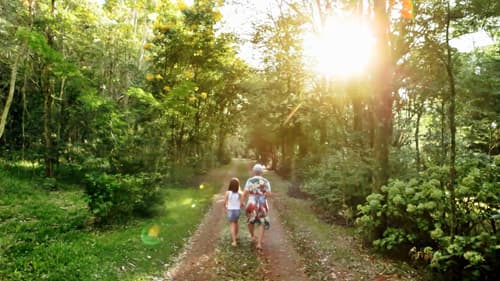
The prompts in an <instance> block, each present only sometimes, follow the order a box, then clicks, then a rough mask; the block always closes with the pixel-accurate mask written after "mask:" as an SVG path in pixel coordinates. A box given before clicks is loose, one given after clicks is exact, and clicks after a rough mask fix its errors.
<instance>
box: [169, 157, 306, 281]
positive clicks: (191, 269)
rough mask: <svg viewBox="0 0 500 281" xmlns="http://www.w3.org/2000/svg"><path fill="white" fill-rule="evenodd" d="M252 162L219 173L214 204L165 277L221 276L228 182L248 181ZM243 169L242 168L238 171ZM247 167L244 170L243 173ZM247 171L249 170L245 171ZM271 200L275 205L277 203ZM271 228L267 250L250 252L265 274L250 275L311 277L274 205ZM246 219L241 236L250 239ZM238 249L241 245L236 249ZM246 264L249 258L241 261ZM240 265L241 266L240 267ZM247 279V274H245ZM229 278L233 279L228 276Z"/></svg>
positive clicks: (186, 280)
mask: <svg viewBox="0 0 500 281" xmlns="http://www.w3.org/2000/svg"><path fill="white" fill-rule="evenodd" d="M249 167H250V164H249V162H247V161H243V160H235V161H233V164H232V165H231V166H230V168H229V169H227V172H226V173H224V174H219V175H215V176H218V177H220V183H221V190H220V192H219V193H218V194H217V195H216V196H215V197H214V200H213V204H212V207H211V208H210V210H209V211H208V212H207V214H206V216H205V218H204V220H203V222H202V223H201V224H200V226H199V227H198V229H197V231H196V232H195V234H194V235H193V236H192V238H191V239H190V241H189V242H188V243H187V245H186V247H185V250H184V251H183V253H182V254H181V255H180V256H179V258H178V261H177V262H176V263H175V265H174V266H172V268H171V269H170V270H169V271H168V272H167V273H166V274H165V280H172V281H173V280H175V281H212V280H220V276H217V275H218V274H219V275H220V273H218V272H217V270H216V268H217V266H218V265H217V259H216V255H217V252H218V249H217V247H220V243H218V241H219V240H220V239H221V235H227V233H224V232H223V229H224V226H225V224H226V218H225V213H224V211H223V194H224V192H225V190H226V189H227V187H226V185H227V183H228V182H229V180H230V179H231V178H232V177H239V178H240V180H241V181H242V185H243V184H244V182H245V180H246V177H248V176H249V172H248V171H249ZM238 171H239V172H238ZM242 171H243V174H242ZM244 171H246V172H244ZM273 200H274V199H271V200H270V205H271V208H272V206H273V205H274V204H273ZM271 212H272V213H271V224H272V226H271V229H270V230H268V231H266V232H265V237H264V244H263V246H264V250H263V251H262V252H258V251H255V250H251V251H249V253H251V254H253V255H255V257H249V258H257V260H258V261H259V262H260V265H259V266H260V268H261V269H262V270H261V271H260V272H259V275H261V276H246V277H248V279H249V280H251V279H253V280H269V281H279V280H287V281H306V280H308V279H307V277H306V275H305V274H304V272H303V270H302V269H303V267H302V266H301V261H300V256H299V254H298V253H297V252H296V251H295V249H294V247H293V245H292V243H291V241H289V240H288V239H287V235H286V232H285V229H284V226H283V224H282V222H281V218H280V216H279V213H278V212H277V210H272V209H271ZM246 232H247V229H246V224H245V221H244V220H243V219H242V220H240V233H241V235H240V237H241V238H240V239H241V240H248V239H249V238H248V235H246ZM239 247H254V245H253V244H252V243H249V241H244V242H243V241H242V243H240V246H239ZM234 250H235V251H237V249H234ZM241 263H242V266H245V265H246V263H245V261H241ZM236 268H237V267H236ZM245 279H246V278H245ZM228 280H229V279H228Z"/></svg>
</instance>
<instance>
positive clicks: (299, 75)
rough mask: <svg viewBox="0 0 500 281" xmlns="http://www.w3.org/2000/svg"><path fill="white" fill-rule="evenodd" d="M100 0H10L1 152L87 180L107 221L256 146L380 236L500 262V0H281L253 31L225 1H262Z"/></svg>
mask: <svg viewBox="0 0 500 281" xmlns="http://www.w3.org/2000/svg"><path fill="white" fill-rule="evenodd" d="M101 2H102V3H99V1H88V0H78V1H76V0H50V1H49V0H42V1H35V0H23V1H8V0H0V4H1V7H2V10H1V11H0V38H1V40H0V48H1V49H2V52H0V77H1V78H0V90H1V94H0V109H1V113H2V114H1V119H0V157H1V164H2V166H3V167H18V168H19V167H22V168H23V169H26V170H30V171H31V170H33V171H35V172H34V173H37V175H38V176H40V177H42V178H44V179H46V181H45V183H46V185H47V188H48V189H49V190H57V188H58V186H59V182H63V181H67V180H68V179H71V180H72V181H73V182H74V183H76V184H78V185H79V186H80V187H81V188H82V189H83V190H84V191H85V196H86V198H88V206H87V207H88V209H89V210H91V212H92V215H93V216H95V218H96V225H106V224H112V223H115V222H117V221H121V220H126V219H127V218H130V217H132V216H136V215H149V216H151V215H154V214H155V213H157V212H158V210H157V208H156V207H157V206H158V205H161V202H162V200H163V198H164V197H163V196H164V194H163V191H164V190H163V189H162V186H163V185H164V184H165V183H175V184H177V183H181V182H186V181H190V180H193V178H195V177H196V176H199V175H202V174H204V173H206V172H207V171H208V170H209V169H211V168H213V167H215V166H218V165H220V164H224V163H228V162H230V161H231V159H232V158H234V157H248V158H253V159H254V160H255V161H258V162H260V163H263V164H265V165H267V167H268V168H269V169H271V170H275V171H276V172H278V173H279V174H280V175H282V176H283V177H286V178H288V179H289V180H290V181H291V185H292V186H291V189H299V190H300V191H301V192H306V193H308V194H309V195H310V196H312V198H313V199H312V200H314V201H315V203H316V204H317V206H319V207H318V209H319V212H321V214H322V215H323V216H324V217H326V218H327V219H328V220H329V221H331V222H342V223H343V224H346V225H349V226H355V227H357V229H358V230H359V231H360V233H361V235H362V236H363V238H364V240H365V241H366V242H367V243H368V244H369V245H371V246H373V247H374V248H375V249H377V250H379V251H381V252H385V253H387V254H390V255H392V256H397V257H399V258H402V259H410V260H412V262H413V263H414V264H415V265H416V266H421V267H425V268H427V269H428V271H429V272H431V274H433V276H439V277H440V278H442V279H443V280H490V279H491V278H493V276H495V275H496V276H498V275H499V272H498V268H500V264H499V262H500V249H499V240H498V239H499V238H498V237H499V235H498V228H499V222H500V221H499V218H500V186H499V185H500V184H499V182H500V180H499V175H500V172H499V165H500V156H499V153H500V146H499V144H500V129H499V128H498V125H499V124H500V115H499V112H500V43H499V42H498V37H499V36H500V30H499V29H498V26H499V25H500V4H499V2H498V1H494V0H460V1H459V0H455V1H451V0H450V1H444V0H429V1H411V0H390V1H385V0H374V1H343V0H338V1H334V0H318V1H305V0H276V1H271V2H273V4H272V5H271V7H272V8H271V10H269V11H268V12H267V13H265V14H263V15H260V16H259V17H258V19H255V20H254V21H251V22H248V24H249V25H251V26H252V32H251V34H250V35H249V36H250V38H246V39H245V38H244V36H241V34H237V33H235V32H228V31H227V30H226V29H224V28H223V27H224V25H225V24H228V22H227V21H225V18H224V16H225V15H224V14H223V11H224V10H223V7H226V6H228V5H233V6H237V7H240V8H241V9H247V10H249V11H251V10H252V9H254V8H255V7H252V5H254V4H253V3H250V2H251V1H250V2H249V3H247V1H236V0H232V1H209V0H194V1H186V2H185V1H163V0H156V1H155V0H107V1H101ZM255 3H260V2H259V1H256V2H255ZM226 13H227V11H226ZM232 16H234V15H232ZM478 31H481V32H483V33H485V34H487V35H488V36H489V38H491V39H492V42H493V43H492V44H489V45H488V46H481V47H476V48H474V49H473V50H472V51H467V52H462V51H460V50H459V49H457V48H456V47H454V45H453V44H452V42H453V40H456V39H457V38H461V36H464V35H467V34H473V33H475V32H478ZM245 40H248V42H245ZM243 43H251V44H252V45H253V47H254V48H255V49H258V50H259V56H260V61H259V63H258V65H254V64H250V63H249V62H247V61H245V60H244V59H242V57H243V55H242V53H241V50H242V48H241V47H240V46H241V44H243ZM0 277H1V275H0Z"/></svg>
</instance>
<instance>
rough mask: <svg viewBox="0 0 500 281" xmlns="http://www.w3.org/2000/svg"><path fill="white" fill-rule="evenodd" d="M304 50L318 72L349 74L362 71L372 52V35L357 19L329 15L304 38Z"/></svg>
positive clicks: (337, 74) (364, 69)
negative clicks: (319, 29) (320, 29)
mask: <svg viewBox="0 0 500 281" xmlns="http://www.w3.org/2000/svg"><path fill="white" fill-rule="evenodd" d="M304 44H305V50H306V52H310V54H309V56H311V57H312V59H313V60H314V64H315V65H314V69H315V71H317V72H318V73H320V74H324V75H327V76H335V77H351V76H354V75H357V74H360V73H362V72H363V71H366V70H367V68H368V66H369V63H370V60H371V58H372V56H373V52H374V44H375V37H374V36H373V33H372V31H371V29H370V28H369V27H368V26H367V25H366V24H363V23H362V22H361V21H359V20H354V19H340V18H331V19H330V20H329V21H327V23H326V25H325V27H324V29H323V32H322V33H321V34H319V35H317V36H312V37H311V39H310V40H308V39H307V38H306V39H305V43H304Z"/></svg>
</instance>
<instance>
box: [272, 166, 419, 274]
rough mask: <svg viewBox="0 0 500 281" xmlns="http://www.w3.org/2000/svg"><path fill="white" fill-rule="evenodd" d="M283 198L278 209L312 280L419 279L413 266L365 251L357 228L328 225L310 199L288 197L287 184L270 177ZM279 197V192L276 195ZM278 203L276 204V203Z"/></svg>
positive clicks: (277, 178)
mask: <svg viewBox="0 0 500 281" xmlns="http://www.w3.org/2000/svg"><path fill="white" fill-rule="evenodd" d="M268 179H269V180H270V181H271V183H272V184H273V190H274V191H275V192H276V191H279V193H280V197H279V200H278V201H275V202H279V204H278V205H276V206H275V208H276V209H278V210H279V211H280V214H281V216H282V219H283V222H284V223H285V225H286V226H287V228H288V229H289V230H290V232H289V233H290V238H291V239H292V241H293V243H294V245H295V247H296V248H297V251H298V252H299V253H301V256H302V258H303V261H304V263H305V265H306V274H307V275H308V276H309V278H310V279H311V280H337V279H340V280H345V279H348V280H374V279H375V278H377V277H378V276H382V275H383V276H385V277H384V278H390V277H391V276H392V277H396V276H397V278H398V280H418V279H419V278H418V276H417V274H416V273H415V272H413V270H412V269H411V268H410V266H408V265H406V264H403V263H399V264H398V263H396V262H395V261H392V260H387V259H384V258H382V257H379V256H376V255H374V254H371V253H368V252H367V251H366V250H364V249H363V248H362V246H361V245H362V243H361V241H359V240H358V239H357V237H356V234H355V229H354V228H350V227H344V226H339V225H331V224H327V223H325V222H324V221H322V220H321V219H319V218H318V216H317V215H316V214H315V213H314V211H313V209H312V204H313V202H312V201H311V200H305V199H296V198H291V197H289V196H286V193H287V189H288V184H287V183H286V182H284V181H283V180H281V179H280V178H279V177H278V176H276V175H270V176H269V178H268ZM275 194H276V193H275ZM275 204H276V203H275Z"/></svg>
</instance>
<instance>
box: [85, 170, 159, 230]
mask: <svg viewBox="0 0 500 281" xmlns="http://www.w3.org/2000/svg"><path fill="white" fill-rule="evenodd" d="M158 183H159V177H158V176H156V175H151V174H138V175H121V174H116V175H109V174H106V173H93V174H87V175H86V184H85V187H86V188H85V192H86V194H87V197H88V207H89V209H90V211H91V212H92V214H93V215H94V216H95V217H96V220H97V222H99V223H109V222H113V221H121V220H126V219H128V218H130V217H131V216H133V215H151V214H153V213H155V212H158V211H160V210H161V208H162V206H163V204H162V203H163V195H162V192H161V189H160V187H159V184H158Z"/></svg>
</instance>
